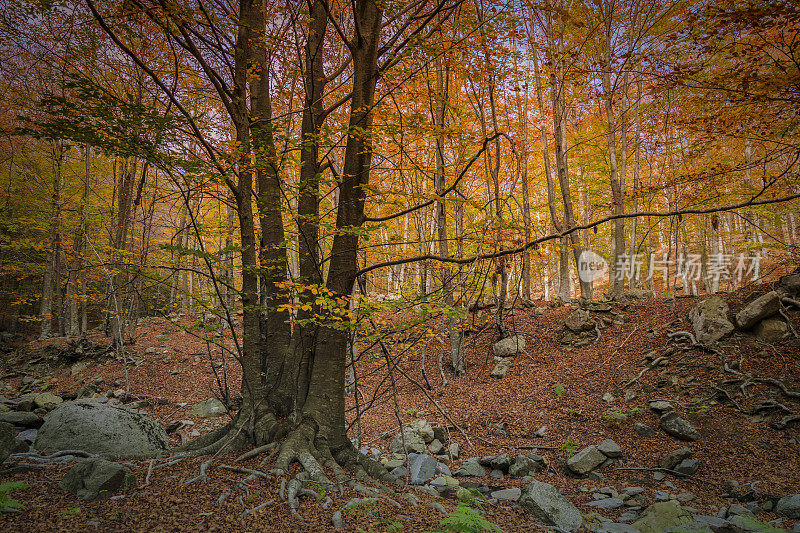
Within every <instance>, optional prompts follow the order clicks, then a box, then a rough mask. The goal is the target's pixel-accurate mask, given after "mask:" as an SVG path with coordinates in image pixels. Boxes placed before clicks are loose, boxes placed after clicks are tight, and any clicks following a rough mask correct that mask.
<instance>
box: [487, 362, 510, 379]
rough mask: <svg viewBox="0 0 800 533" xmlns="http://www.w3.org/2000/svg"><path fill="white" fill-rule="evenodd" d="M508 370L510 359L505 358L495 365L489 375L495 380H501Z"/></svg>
mask: <svg viewBox="0 0 800 533" xmlns="http://www.w3.org/2000/svg"><path fill="white" fill-rule="evenodd" d="M509 368H511V358H510V357H506V358H504V359H503V360H502V361H500V362H498V363H497V364H496V365H495V367H494V369H493V370H492V373H491V374H490V375H491V376H492V377H493V378H495V379H502V378H504V377H506V374H507V373H508V369H509Z"/></svg>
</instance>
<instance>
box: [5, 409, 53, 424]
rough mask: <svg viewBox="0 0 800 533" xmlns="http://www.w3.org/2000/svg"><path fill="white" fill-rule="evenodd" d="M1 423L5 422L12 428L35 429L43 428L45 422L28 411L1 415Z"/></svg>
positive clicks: (9, 412)
mask: <svg viewBox="0 0 800 533" xmlns="http://www.w3.org/2000/svg"><path fill="white" fill-rule="evenodd" d="M0 422H5V423H7V424H11V425H12V426H22V427H25V428H35V427H39V426H41V425H42V422H43V420H42V419H41V418H39V417H38V416H36V414H34V413H29V412H27V411H8V412H5V413H0Z"/></svg>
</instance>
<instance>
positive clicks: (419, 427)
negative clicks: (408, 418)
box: [409, 418, 435, 444]
mask: <svg viewBox="0 0 800 533" xmlns="http://www.w3.org/2000/svg"><path fill="white" fill-rule="evenodd" d="M409 427H411V429H413V430H414V431H416V432H417V433H419V436H420V437H422V440H424V441H425V444H429V443H431V442H433V439H434V438H435V436H434V433H433V428H432V427H431V425H430V424H429V423H428V421H427V420H423V419H421V418H419V419H417V420H414V421H413V422H411V424H409Z"/></svg>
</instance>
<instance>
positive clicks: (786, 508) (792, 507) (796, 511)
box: [775, 494, 800, 518]
mask: <svg viewBox="0 0 800 533" xmlns="http://www.w3.org/2000/svg"><path fill="white" fill-rule="evenodd" d="M775 512H776V513H778V514H779V515H783V516H785V517H787V518H800V494H792V495H790V496H784V497H783V498H781V499H780V500H778V504H777V505H776V506H775Z"/></svg>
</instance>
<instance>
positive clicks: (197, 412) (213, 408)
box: [189, 398, 228, 418]
mask: <svg viewBox="0 0 800 533" xmlns="http://www.w3.org/2000/svg"><path fill="white" fill-rule="evenodd" d="M227 412H228V409H226V408H225V405H224V404H223V403H222V402H221V401H219V400H218V399H216V398H209V399H207V400H203V401H202V402H197V403H196V404H194V405H193V406H192V409H191V410H190V411H189V414H190V415H194V416H199V417H200V418H215V417H218V416H222V415H224V414H225V413H227Z"/></svg>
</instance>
